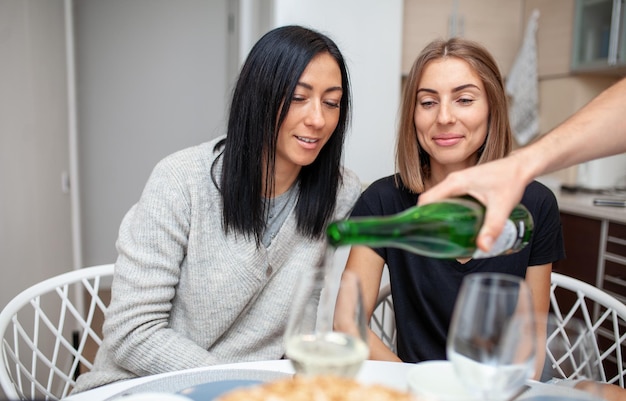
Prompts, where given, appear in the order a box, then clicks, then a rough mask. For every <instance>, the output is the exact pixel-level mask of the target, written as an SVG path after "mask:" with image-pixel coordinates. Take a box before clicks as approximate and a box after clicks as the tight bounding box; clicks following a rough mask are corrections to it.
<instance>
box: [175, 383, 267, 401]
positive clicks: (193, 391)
mask: <svg viewBox="0 0 626 401" xmlns="http://www.w3.org/2000/svg"><path fill="white" fill-rule="evenodd" d="M261 383H263V382H262V381H261V380H240V379H239V380H220V381H216V382H211V383H203V384H198V385H197V386H193V387H189V388H186V389H183V390H181V391H179V392H178V394H182V395H184V396H185V397H188V398H190V399H192V400H193V401H211V400H216V399H217V398H218V397H219V396H221V395H222V394H225V393H227V392H229V391H231V390H234V389H236V388H242V387H249V386H255V385H258V384H261Z"/></svg>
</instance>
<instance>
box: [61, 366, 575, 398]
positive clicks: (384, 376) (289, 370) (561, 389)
mask: <svg viewBox="0 0 626 401" xmlns="http://www.w3.org/2000/svg"><path fill="white" fill-rule="evenodd" d="M414 366H415V364H413V363H403V362H386V361H373V360H367V361H365V362H364V363H363V365H362V367H361V369H360V371H359V373H358V375H357V377H356V379H357V381H359V382H361V383H363V384H382V385H385V386H388V387H391V388H394V389H396V390H400V391H409V386H408V382H407V376H408V372H409V370H410V369H411V368H412V367H414ZM293 374H294V369H293V367H292V365H291V362H290V361H289V360H287V359H282V360H271V361H254V362H239V363H231V364H223V365H214V366H205V367H199V368H193V369H186V370H179V371H173V372H167V373H161V374H156V375H151V376H144V377H138V378H134V379H128V380H122V381H118V382H114V383H111V384H107V385H104V386H100V387H96V388H94V389H91V390H87V391H84V392H81V393H77V394H72V395H70V396H68V397H66V398H64V399H63V400H64V401H123V400H124V398H125V397H127V396H129V395H133V394H137V393H141V392H151V393H152V392H161V393H163V392H165V393H178V394H184V390H185V389H187V388H193V387H194V386H198V385H201V384H203V383H218V382H220V381H227V380H233V379H240V380H243V379H248V380H255V381H258V382H266V381H270V380H274V379H280V378H284V377H288V376H291V375H293ZM527 384H528V385H527V386H526V388H525V390H526V391H524V392H522V393H521V394H518V395H517V396H516V397H515V398H514V400H515V401H532V400H537V401H539V400H558V399H568V400H584V399H585V398H584V397H581V396H580V392H579V391H576V390H573V389H571V388H570V387H567V386H559V385H554V384H546V383H540V382H536V381H532V380H531V381H529V382H528V383H527ZM561 397H563V398H561ZM210 400H211V398H208V399H207V400H206V401H210Z"/></svg>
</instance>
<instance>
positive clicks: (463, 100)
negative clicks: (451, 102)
mask: <svg viewBox="0 0 626 401" xmlns="http://www.w3.org/2000/svg"><path fill="white" fill-rule="evenodd" d="M473 102H474V99H468V98H461V99H459V103H461V104H472V103H473Z"/></svg>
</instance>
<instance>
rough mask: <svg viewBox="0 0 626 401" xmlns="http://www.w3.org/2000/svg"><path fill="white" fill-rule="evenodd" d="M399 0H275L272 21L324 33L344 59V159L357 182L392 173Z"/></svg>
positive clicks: (397, 96) (399, 53)
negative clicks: (347, 83)
mask: <svg viewBox="0 0 626 401" xmlns="http://www.w3.org/2000/svg"><path fill="white" fill-rule="evenodd" d="M402 10H403V1H402V0H385V1H380V0H342V1H335V0H299V1H292V0H275V1H274V6H273V10H272V11H273V21H272V23H273V25H274V26H281V25H287V24H301V25H305V26H309V27H311V28H314V29H317V30H319V31H322V32H323V33H326V34H328V36H330V37H331V38H332V39H333V40H334V41H335V42H336V43H337V45H338V46H339V48H340V49H341V51H342V53H343V54H344V57H345V58H346V60H347V63H348V68H349V72H350V77H351V84H352V89H353V105H354V114H353V119H352V129H351V132H350V133H349V135H348V138H347V141H346V145H347V148H346V155H345V164H346V166H348V167H350V168H352V169H353V170H354V171H355V172H356V173H357V174H358V175H359V177H360V178H361V180H362V181H363V182H366V183H369V182H372V181H373V180H375V179H377V178H380V177H383V176H385V175H389V174H391V173H393V169H394V161H393V160H394V146H395V137H396V132H395V128H396V117H397V111H398V107H399V101H400V87H401V77H400V68H401V66H400V65H401V58H402Z"/></svg>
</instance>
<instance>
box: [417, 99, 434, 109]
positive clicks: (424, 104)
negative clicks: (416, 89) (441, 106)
mask: <svg viewBox="0 0 626 401" xmlns="http://www.w3.org/2000/svg"><path fill="white" fill-rule="evenodd" d="M420 105H421V106H422V107H423V108H425V109H428V108H430V107H433V106H434V105H435V101H434V100H422V101H421V102H420Z"/></svg>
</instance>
